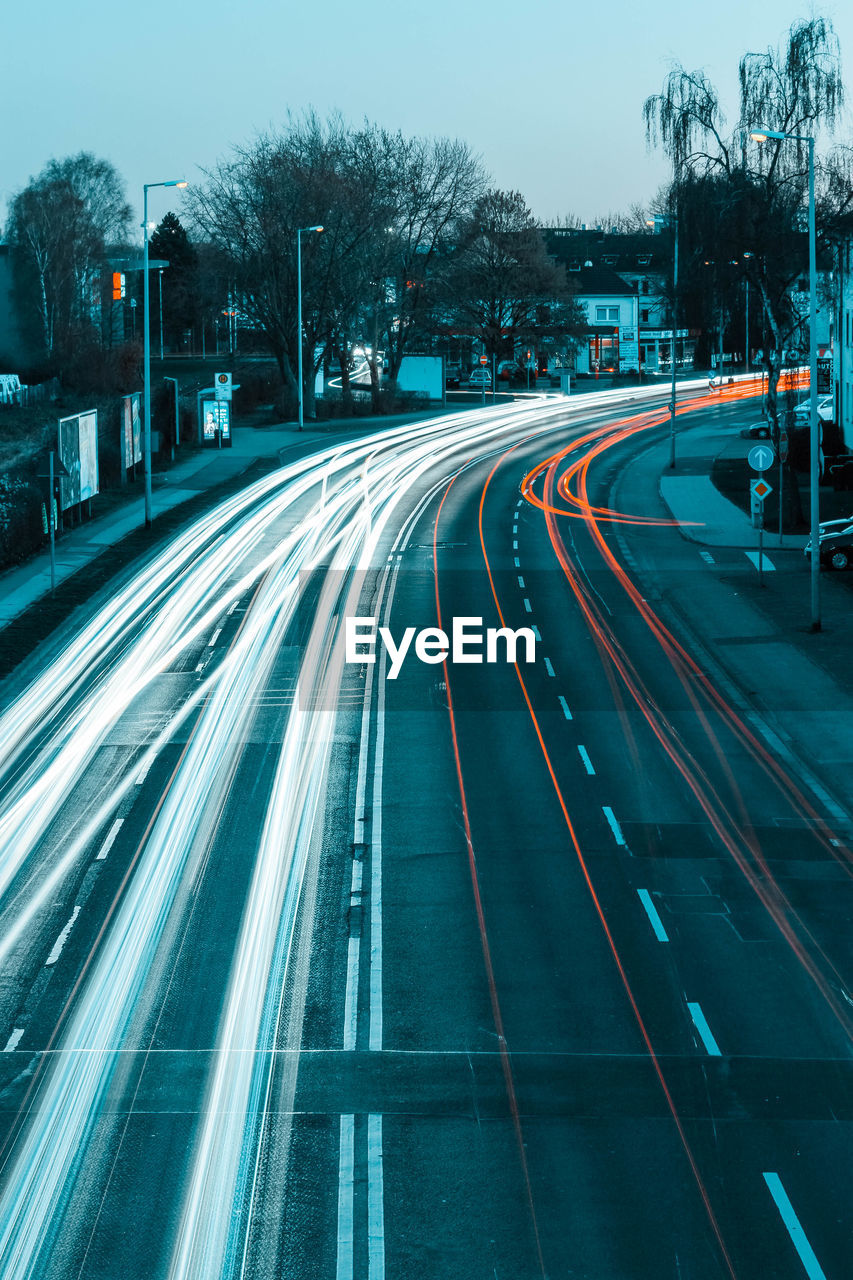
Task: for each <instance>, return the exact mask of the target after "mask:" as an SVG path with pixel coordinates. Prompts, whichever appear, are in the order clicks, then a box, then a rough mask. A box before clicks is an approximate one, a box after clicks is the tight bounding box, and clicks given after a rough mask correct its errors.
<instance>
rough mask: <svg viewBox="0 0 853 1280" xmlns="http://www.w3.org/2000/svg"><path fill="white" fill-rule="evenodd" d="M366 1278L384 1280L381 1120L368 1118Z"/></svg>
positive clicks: (379, 1117)
mask: <svg viewBox="0 0 853 1280" xmlns="http://www.w3.org/2000/svg"><path fill="white" fill-rule="evenodd" d="M367 1276H368V1280H385V1205H384V1189H383V1177H382V1116H381V1115H380V1116H368V1117H367Z"/></svg>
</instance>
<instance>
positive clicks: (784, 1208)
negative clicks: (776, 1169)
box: [762, 1173, 826, 1280]
mask: <svg viewBox="0 0 853 1280" xmlns="http://www.w3.org/2000/svg"><path fill="white" fill-rule="evenodd" d="M762 1177H763V1178H764V1181H765V1182H766V1183H767V1188H768V1190H769V1192H770V1194H771V1196H772V1197H773V1199H774V1200H775V1202H776V1208H777V1209H778V1210H779V1213H780V1214H781V1215H782V1221H783V1222H784V1224H785V1227H786V1229H787V1232H788V1235H789V1236H790V1237H791V1240H792V1241H793V1244H794V1248H795V1249H796V1251H797V1253H798V1254H799V1255H800V1262H802V1264H803V1266H804V1267H805V1270H806V1275H807V1276H808V1277H809V1280H826V1274H825V1273H824V1270H823V1267H822V1266H821V1265H820V1263H819V1262H818V1260H817V1258H816V1257H815V1252H814V1249H813V1248H812V1247H811V1245H810V1244H809V1241H808V1236H807V1235H806V1233H805V1231H803V1228H802V1226H801V1224H800V1220H799V1218H798V1217H797V1215H796V1213H795V1212H794V1206H793V1205H792V1204H791V1201H790V1200H789V1199H788V1193H787V1192H786V1190H785V1188H784V1187H783V1186H782V1182H781V1179H780V1177H779V1175H778V1173H765V1174H762Z"/></svg>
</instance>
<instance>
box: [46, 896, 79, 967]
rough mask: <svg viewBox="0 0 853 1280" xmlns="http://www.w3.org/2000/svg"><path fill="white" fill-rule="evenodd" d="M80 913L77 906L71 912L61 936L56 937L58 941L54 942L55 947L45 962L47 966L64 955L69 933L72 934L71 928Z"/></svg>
mask: <svg viewBox="0 0 853 1280" xmlns="http://www.w3.org/2000/svg"><path fill="white" fill-rule="evenodd" d="M79 914H80V908H79V907H75V908H74V910H73V911H72V912H71V919H70V920H69V921H68V923H67V924H66V926H65V928H64V929H63V930H62V933H60V935H59V937H58V938H57V939H56V942H54V944H53V949H52V951H51V953H50V955H49V956H48V957H47V959H46V960H45V962H44V963H45V967H47V965H49V964H56V962H57V960H58V959H59V957H60V956H61V955H62V948H63V947H64V946H65V944H66V942H67V941H68V935H69V934H70V932H71V930H72V929H73V928H74V921H75V920H76V919H77V917H78V916H79Z"/></svg>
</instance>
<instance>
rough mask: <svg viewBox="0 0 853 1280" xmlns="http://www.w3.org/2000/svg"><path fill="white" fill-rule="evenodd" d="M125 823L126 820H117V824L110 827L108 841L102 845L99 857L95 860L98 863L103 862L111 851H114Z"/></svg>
mask: <svg viewBox="0 0 853 1280" xmlns="http://www.w3.org/2000/svg"><path fill="white" fill-rule="evenodd" d="M123 822H124V818H116V820H115V822H114V823H113V825H112V826H111V827H110V829H109V831H108V833H107V838H106V840H105V841H104V843H103V844H102V845H101V847H100V849H99V851H98V856H97V857H96V858H95V861H96V862H103V860H104V858H105V857H106V856H107V854H108V853H109V851H110V849H112V847H113V844H114V842H115V838H116V836H117V835H118V833H119V832H120V831H121V828H122V823H123Z"/></svg>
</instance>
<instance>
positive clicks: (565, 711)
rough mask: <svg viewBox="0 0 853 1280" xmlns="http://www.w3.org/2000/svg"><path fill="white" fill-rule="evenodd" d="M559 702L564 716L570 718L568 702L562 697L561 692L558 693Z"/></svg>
mask: <svg viewBox="0 0 853 1280" xmlns="http://www.w3.org/2000/svg"><path fill="white" fill-rule="evenodd" d="M559 703H560V706H561V707H562V708H563V715H564V716H565V717H566V719H567V720H571V718H572V713H571V711H570V710H569V704H568V702H566V699H565V698H564V697H563V695H562V694H560V697H559Z"/></svg>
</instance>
